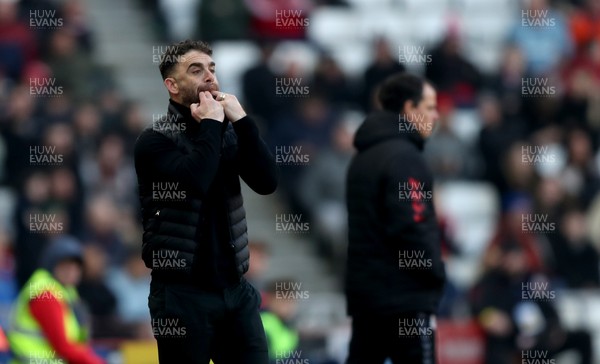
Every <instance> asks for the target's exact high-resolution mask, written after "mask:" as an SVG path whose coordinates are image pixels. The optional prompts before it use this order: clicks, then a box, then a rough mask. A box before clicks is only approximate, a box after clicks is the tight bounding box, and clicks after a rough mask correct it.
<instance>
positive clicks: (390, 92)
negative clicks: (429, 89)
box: [377, 72, 427, 113]
mask: <svg viewBox="0 0 600 364" xmlns="http://www.w3.org/2000/svg"><path fill="white" fill-rule="evenodd" d="M426 83H427V81H425V80H424V79H422V78H421V77H418V76H415V75H412V74H410V73H405V72H402V73H397V74H395V75H392V76H390V77H388V78H386V79H385V80H384V81H383V82H382V83H381V85H380V86H379V92H378V94H377V98H378V100H379V103H380V104H381V106H382V108H383V109H384V110H386V111H392V112H395V113H401V112H402V109H403V108H404V103H405V102H406V101H409V100H410V101H412V102H413V103H414V104H415V105H417V104H418V103H419V102H421V99H422V98H423V87H424V85H425V84H426Z"/></svg>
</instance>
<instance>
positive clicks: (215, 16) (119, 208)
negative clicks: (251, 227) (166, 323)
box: [0, 0, 600, 363]
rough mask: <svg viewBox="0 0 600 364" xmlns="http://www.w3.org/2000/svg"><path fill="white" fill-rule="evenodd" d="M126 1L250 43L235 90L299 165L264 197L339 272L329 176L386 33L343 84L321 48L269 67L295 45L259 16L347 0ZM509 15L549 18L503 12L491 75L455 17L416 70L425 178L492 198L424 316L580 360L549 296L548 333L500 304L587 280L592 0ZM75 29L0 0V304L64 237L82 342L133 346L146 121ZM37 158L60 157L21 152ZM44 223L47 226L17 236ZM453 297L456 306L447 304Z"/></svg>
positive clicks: (71, 6) (77, 14) (596, 7)
mask: <svg viewBox="0 0 600 364" xmlns="http://www.w3.org/2000/svg"><path fill="white" fill-rule="evenodd" d="M143 3H144V4H149V6H148V8H149V9H150V10H151V11H152V14H153V15H154V17H155V18H156V20H157V21H156V24H158V26H157V29H156V31H157V34H158V35H159V36H160V38H161V39H162V40H174V39H180V38H187V37H189V36H190V34H192V35H193V36H195V37H197V38H201V39H205V40H209V41H220V40H236V39H246V40H248V39H251V40H256V44H257V46H258V47H259V49H260V53H261V56H260V59H259V61H258V62H257V63H256V64H255V65H253V66H251V67H250V68H249V69H248V70H246V71H245V72H244V74H243V77H242V79H241V80H240V81H241V89H242V90H243V95H240V96H242V99H243V100H244V105H245V106H246V107H247V109H248V111H249V112H250V113H251V114H252V115H255V117H256V118H257V120H258V121H259V123H260V125H261V128H262V130H263V132H264V136H265V138H266V140H267V142H268V144H269V145H270V146H271V147H272V148H273V152H274V153H277V149H276V147H282V146H285V147H292V146H295V147H302V149H301V150H302V152H301V153H302V154H306V155H308V156H309V162H308V163H296V164H294V163H291V164H290V165H282V166H281V167H282V168H281V172H282V181H281V184H280V188H281V192H283V193H282V194H281V195H282V196H284V199H285V203H286V204H287V206H289V208H290V209H291V210H293V211H294V212H297V213H302V214H303V216H307V217H308V221H310V222H311V224H312V225H311V226H313V228H312V229H311V232H310V239H311V240H312V241H314V243H315V244H314V245H315V246H316V247H317V253H318V254H319V255H320V256H321V257H322V258H323V259H324V260H326V261H327V262H329V263H330V264H331V267H332V269H333V272H335V274H336V275H338V276H339V277H340V278H341V271H342V269H343V266H344V251H345V243H346V241H345V239H346V238H345V234H346V226H345V224H346V216H345V202H344V198H345V197H344V196H345V192H344V180H345V170H346V167H347V166H348V164H349V162H350V159H351V157H352V155H353V153H354V149H353V146H352V140H353V139H352V138H353V133H354V131H355V130H356V128H357V127H358V126H359V124H360V122H361V121H362V118H363V117H364V115H365V114H366V113H368V112H370V111H372V110H374V109H375V108H377V105H376V103H375V102H374V97H373V95H374V93H375V92H376V85H377V84H378V83H379V82H381V81H382V80H383V79H385V78H386V77H387V76H389V75H391V74H394V73H397V72H399V71H403V70H407V69H408V68H407V66H406V65H404V64H402V63H400V62H399V58H398V55H397V54H396V52H395V50H394V49H393V47H392V46H391V43H390V40H389V39H386V38H384V37H375V38H374V39H373V41H372V52H371V56H372V60H371V62H370V64H369V65H368V67H367V68H366V69H365V70H364V71H363V72H362V73H361V74H360V75H359V76H358V77H355V76H350V75H348V74H346V73H345V72H344V71H343V69H342V67H341V66H340V65H339V64H338V62H337V61H336V59H335V58H334V57H332V56H331V55H330V54H328V52H327V50H326V49H323V50H320V53H319V59H318V60H317V62H316V63H315V64H316V66H315V67H314V68H313V69H308V70H307V69H305V68H303V67H300V66H299V65H298V64H296V63H294V62H289V63H286V64H285V65H279V66H278V67H277V66H275V67H274V66H273V64H274V61H273V51H274V49H275V48H276V47H277V45H278V42H279V41H282V40H286V39H295V40H300V41H307V42H308V40H307V35H306V34H305V29H303V28H294V29H292V30H290V31H289V32H284V33H282V32H281V28H277V27H275V26H274V22H275V19H273V17H272V14H273V13H274V12H275V9H276V8H286V9H299V10H303V13H302V14H304V15H303V16H306V17H310V12H311V10H312V9H314V8H316V7H319V6H346V7H348V6H350V5H348V4H347V3H345V2H343V1H341V0H340V1H309V0H287V1H285V2H279V1H278V2H275V1H269V0H244V1H242V0H228V1H224V0H220V1H218V2H217V1H216V0H203V1H202V2H197V1H193V0H189V1H183V0H178V1H154V2H143ZM217 3H218V4H219V6H216V4H217ZM283 3H285V4H283ZM225 5H227V6H225ZM145 6H146V5H145ZM523 8H524V9H525V10H529V11H531V13H528V14H532V16H531V17H530V18H532V19H533V20H534V21H535V16H536V15H535V14H537V15H538V16H540V17H544V19H540V21H541V20H548V19H552V26H523V23H522V22H521V20H522V17H521V16H520V14H516V15H515V24H514V26H513V28H512V30H511V31H510V34H509V36H508V38H507V39H506V41H505V44H504V45H503V50H502V59H501V62H500V66H499V68H498V69H496V70H495V71H494V72H491V73H490V72H484V71H482V70H480V69H479V68H478V67H477V66H476V65H475V64H474V63H472V62H471V61H470V60H469V57H468V55H467V54H465V53H464V51H463V50H464V47H463V46H462V44H461V42H462V41H463V40H462V39H461V35H460V32H459V31H458V30H457V29H456V26H455V27H452V26H449V28H448V31H447V32H446V34H445V36H444V37H443V39H442V40H441V41H440V42H439V43H438V44H434V45H432V46H431V47H429V48H428V49H427V50H426V54H428V55H430V56H431V62H427V63H426V64H425V65H424V67H423V70H422V71H423V76H424V77H426V78H427V79H429V80H430V81H431V82H432V83H433V84H434V85H435V86H436V88H437V90H438V95H439V97H438V108H439V112H440V120H439V124H438V127H437V130H436V132H435V134H434V135H433V137H432V138H431V140H429V141H428V143H427V146H426V150H425V154H426V159H427V161H428V163H429V164H430V167H431V168H432V170H433V172H434V175H435V177H436V179H437V181H438V182H439V183H446V182H453V181H478V182H488V183H490V184H491V185H493V186H494V188H495V190H496V191H497V194H498V196H499V198H500V206H501V211H500V218H499V221H498V224H497V232H496V233H495V234H493V235H494V238H493V239H492V241H489V242H482V244H484V245H485V246H487V248H486V249H485V253H484V255H483V257H482V259H481V262H480V265H481V268H480V273H479V275H478V276H479V278H478V282H477V283H476V284H475V285H474V287H472V288H471V289H467V290H465V289H461V288H458V287H456V286H455V285H453V282H451V281H450V282H449V284H448V289H447V290H448V294H447V297H446V299H445V300H444V303H443V307H442V310H441V314H442V315H443V316H445V317H450V318H451V317H456V316H459V315H466V316H470V317H473V318H476V319H477V322H478V324H479V325H480V326H481V328H482V330H483V331H484V333H485V335H486V337H487V340H488V343H489V344H490V345H488V347H492V348H495V349H494V350H499V351H500V352H503V353H506V355H508V357H510V355H514V353H515V352H517V351H518V350H524V349H523V348H527V349H532V348H539V347H550V348H551V349H549V350H554V351H556V352H558V351H560V350H562V349H568V348H576V349H577V350H579V352H580V353H581V357H582V358H585V356H586V355H587V354H586V353H588V352H589V351H590V350H591V349H590V348H589V334H587V333H585V332H583V333H581V332H580V333H569V332H567V331H566V330H564V329H562V328H561V327H560V324H559V323H558V321H556V320H555V312H554V310H555V308H552V307H551V306H552V304H551V303H550V304H549V306H550V308H546V307H543V308H542V309H540V310H541V311H540V312H542V311H543V314H541V315H542V316H543V317H545V319H546V321H545V322H546V323H547V325H548V326H549V327H551V326H552V325H554V326H555V327H556V330H559V331H560V330H562V331H564V335H563V336H564V337H565V338H568V339H564V340H562V341H560V340H559V341H556V340H554V341H553V340H552V338H546V337H542V336H543V335H542V334H541V333H540V331H539V330H538V331H535V330H533V331H532V330H531V327H530V326H528V329H529V331H527V330H525V329H523V327H524V324H523V323H522V322H521V321H520V320H519V317H520V316H518V315H514V314H513V312H514V311H515V310H521V309H522V308H519V309H517V307H520V306H519V304H521V303H522V300H519V299H518V298H519V295H520V293H519V292H521V291H522V286H521V282H524V281H530V280H542V281H544V282H549V284H550V285H551V286H552V287H555V288H556V289H561V288H565V289H590V288H591V289H597V288H598V287H599V284H600V275H599V256H598V249H600V229H598V227H597V226H598V224H593V222H594V221H595V218H596V217H598V216H599V214H600V200H599V199H598V198H597V192H598V189H599V188H600V173H599V167H600V149H599V146H600V145H599V143H600V0H578V1H576V0H573V1H566V0H565V1H555V2H549V1H546V0H529V1H525V2H524V5H523ZM36 10H45V11H48V10H56V13H55V14H54V15H53V17H54V18H55V19H61V20H62V22H63V24H61V25H60V26H56V27H52V26H39V27H35V26H31V23H30V19H31V12H32V11H34V12H35V11H36ZM536 10H538V12H536ZM539 10H547V12H545V11H544V12H540V11H539ZM182 13H183V14H187V16H183V15H181V14H182ZM190 14H191V15H190ZM179 16H181V18H179ZM176 19H177V20H180V21H176ZM186 19H187V20H186ZM196 20H197V21H196ZM89 24H90V22H89V19H88V14H86V8H85V6H84V5H83V3H82V1H81V0H65V1H51V0H35V1H34V0H21V1H20V2H16V1H0V178H1V181H2V186H3V188H4V190H5V191H6V192H7V193H8V194H9V195H13V196H15V199H14V203H13V204H7V203H6V202H0V204H2V205H3V206H5V207H7V208H9V207H10V209H11V210H10V211H3V212H2V214H1V215H2V216H0V218H1V219H2V220H1V221H0V302H1V303H2V306H1V307H7V306H8V305H9V304H10V302H11V301H12V299H13V298H14V297H15V295H16V292H17V291H18V289H19V288H20V287H21V286H22V285H23V284H24V282H25V281H26V280H27V279H28V277H29V276H30V275H31V273H32V272H33V271H34V270H35V268H36V267H37V266H38V262H39V260H40V253H41V252H42V250H43V248H44V247H45V246H46V245H47V244H48V242H49V241H51V240H52V239H54V238H56V237H57V236H58V235H61V234H69V235H72V236H75V237H76V238H77V239H78V240H79V241H80V243H81V244H82V245H83V247H84V252H85V253H84V258H85V259H84V260H85V270H84V277H83V281H82V283H81V285H80V287H79V292H80V294H81V298H82V299H83V300H84V301H85V302H87V304H88V306H89V310H90V312H91V315H92V317H93V323H94V331H93V332H94V337H95V338H149V337H151V331H150V326H149V314H148V310H147V305H146V302H147V300H146V299H147V294H148V287H149V280H150V276H149V270H148V269H147V268H146V267H145V266H144V263H143V262H142V260H141V259H140V248H141V244H140V242H141V240H140V237H141V230H140V216H139V205H138V203H139V202H138V200H137V186H136V182H135V181H136V179H135V172H134V169H133V165H132V158H131V157H132V147H133V142H134V141H135V138H136V137H137V135H138V134H139V133H140V131H141V130H142V129H143V128H144V127H145V126H146V125H148V124H149V122H150V120H146V119H145V117H144V114H143V113H142V111H141V107H140V104H139V103H138V102H136V100H131V99H129V98H128V95H124V94H123V93H122V90H120V89H119V88H118V87H117V86H116V83H115V82H114V74H113V73H112V71H111V70H110V69H109V68H107V67H106V66H104V65H102V64H98V63H97V62H96V61H95V59H94V53H93V52H94V49H95V48H96V46H97V45H96V44H95V43H94V29H91V28H90V25H89ZM223 24H234V25H235V26H222V25H223ZM457 26H458V27H460V24H458V25H457ZM157 72H158V70H157ZM299 78H301V79H302V80H303V83H302V85H301V86H307V87H308V88H307V89H308V90H309V92H308V94H304V95H303V94H295V95H288V97H282V96H281V95H278V94H277V93H276V92H275V89H276V82H277V80H280V81H281V80H294V79H299ZM34 79H36V80H39V79H54V80H55V84H56V85H59V86H60V87H61V89H60V90H59V91H57V90H54V93H55V94H53V95H44V94H35V92H34V93H33V94H32V92H33V91H32V88H31V87H32V83H31V82H32V81H31V80H34ZM524 80H527V81H525V82H527V84H526V85H525V86H524V83H523V82H524ZM540 82H541V83H542V85H541V86H540V84H539V83H540ZM36 85H38V84H37V83H34V84H33V86H34V90H35V86H36ZM531 85H533V87H534V92H529V91H530V90H531V88H528V86H529V87H532V86H531ZM536 85H537V88H535V87H536ZM156 87H161V85H156ZM535 91H537V92H535ZM165 101H166V100H165ZM465 112H467V113H468V114H469V115H474V120H476V124H477V125H478V129H477V130H478V132H477V134H476V135H475V136H474V137H473V138H465V137H463V136H462V135H461V134H460V133H459V132H458V131H457V128H455V127H454V123H455V121H456V119H457V117H458V116H459V115H464V114H465ZM43 146H51V147H52V148H51V149H45V150H44V149H43V148H42V147H43ZM36 147H38V148H40V149H41V150H40V149H37V150H36ZM32 148H33V149H32ZM44 153H45V154H46V156H54V157H56V156H60V161H59V162H56V161H55V162H54V163H53V162H41V163H38V162H35V160H36V159H35V158H37V157H35V156H38V155H40V154H42V155H43V154H44ZM32 155H33V156H34V157H35V158H34V159H32ZM532 158H533V159H532ZM536 158H537V159H536ZM544 158H546V160H545V161H544ZM538 161H539V162H538ZM1 196H2V198H3V199H5V198H6V194H2V195H1ZM524 215H527V216H545V217H546V218H547V220H548V221H549V222H553V223H555V226H556V229H555V230H553V231H551V232H549V231H546V232H545V233H544V232H534V233H528V232H526V231H523V227H522V218H523V216H524ZM32 219H33V220H32ZM44 219H46V220H48V219H49V220H51V222H53V223H54V224H50V225H47V226H46V228H42V229H41V230H36V229H34V228H35V227H36V226H38V225H39V224H37V225H36V224H35V222H38V223H39V222H40V221H44ZM49 220H48V221H49ZM439 220H440V226H441V227H442V229H443V231H444V232H446V234H445V235H446V236H445V239H444V248H445V252H446V254H447V256H460V255H461V254H463V252H462V251H461V244H460V243H461V242H460V241H454V240H453V239H452V233H451V232H452V229H453V226H452V216H446V215H444V214H443V212H442V213H441V214H440V216H439ZM32 221H33V222H34V225H32ZM42 226H44V225H43V224H42ZM261 252H262V250H261ZM261 252H259V253H257V255H260V254H261ZM262 253H263V254H264V252H262ZM257 264H258V263H257ZM540 277H542V278H540ZM254 278H255V279H256V280H257V281H259V280H260V278H259V277H254ZM498 292H506V294H505V295H503V297H505V298H506V299H505V300H504V301H501V300H496V299H495V298H496V297H498V295H499V293H498ZM515 293H516V296H515ZM510 297H517V299H511V298H510ZM464 307H468V308H469V309H468V310H467V311H466V313H465V312H464V310H463V311H461V310H460V309H459V308H464ZM2 323H3V322H0V324H2ZM562 331H561V332H562ZM557 342H558V343H557ZM515 343H518V344H515ZM568 343H569V344H572V345H567V344H568ZM573 343H575V344H573ZM586 343H587V344H586ZM494 345H495V346H494ZM586 345H587V346H586ZM506 358H507V357H502V356H498V357H497V358H496V359H497V360H499V361H498V362H506V361H505V360H508V359H506ZM490 360H492V359H490ZM584 360H585V359H584ZM487 362H488V363H492V361H487Z"/></svg>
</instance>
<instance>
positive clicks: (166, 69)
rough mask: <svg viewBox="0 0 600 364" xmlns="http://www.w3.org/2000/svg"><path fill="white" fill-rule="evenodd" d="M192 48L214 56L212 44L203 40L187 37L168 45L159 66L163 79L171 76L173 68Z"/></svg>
mask: <svg viewBox="0 0 600 364" xmlns="http://www.w3.org/2000/svg"><path fill="white" fill-rule="evenodd" d="M191 50H196V51H199V52H202V53H204V54H207V55H209V56H212V52H213V51H212V48H211V47H210V45H209V44H208V43H206V42H203V41H201V40H189V39H186V40H183V41H181V42H179V43H175V44H173V45H170V46H168V47H167V50H166V51H165V52H164V53H163V54H162V55H161V57H160V64H159V66H158V69H159V70H160V75H161V76H162V79H163V80H164V79H165V78H167V77H169V75H170V73H171V70H172V69H173V67H175V65H176V64H177V63H179V61H180V58H181V57H182V56H183V55H184V54H186V53H187V52H189V51H191Z"/></svg>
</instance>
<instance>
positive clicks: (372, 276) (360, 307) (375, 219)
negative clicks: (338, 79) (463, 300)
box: [346, 73, 445, 364]
mask: <svg viewBox="0 0 600 364" xmlns="http://www.w3.org/2000/svg"><path fill="white" fill-rule="evenodd" d="M378 100H379V103H380V104H381V108H382V109H383V110H381V111H377V112H375V113H373V114H371V115H369V116H368V117H367V119H366V120H365V122H364V123H363V124H362V125H361V127H360V128H359V129H358V131H357V133H356V136H355V139H354V146H355V147H356V148H357V149H358V154H357V155H356V156H355V157H354V159H353V161H352V163H351V165H350V168H349V170H348V176H347V190H346V198H347V205H348V226H349V246H348V264H347V272H346V296H347V304H348V313H349V315H350V316H352V340H351V342H350V353H349V358H348V363H349V364H355V363H356V364H364V363H369V364H371V363H373V364H377V363H383V362H384V361H385V360H386V358H391V359H392V360H393V362H394V363H406V364H412V363H415V364H416V363H431V364H433V363H435V352H434V329H435V323H434V318H433V314H434V313H435V312H436V310H437V306H438V303H439V300H440V296H441V293H442V288H443V283H444V280H445V273H444V265H443V262H442V260H441V252H440V235H439V233H438V227H437V222H436V218H435V213H434V209H433V203H432V197H433V196H432V195H433V190H432V184H433V179H432V175H431V173H430V172H429V170H428V168H427V167H426V165H425V161H424V159H423V157H422V154H421V150H422V149H423V144H424V140H425V138H426V137H428V136H429V135H430V134H431V132H432V131H433V128H434V123H435V121H436V119H437V118H438V114H437V110H436V93H435V90H434V89H433V87H432V86H431V85H430V84H429V83H427V82H425V81H423V80H422V79H420V78H418V77H416V76H413V75H410V74H406V73H401V74H397V75H394V76H391V77H390V78H388V79H386V80H385V81H384V82H383V83H382V85H381V86H380V89H379V93H378Z"/></svg>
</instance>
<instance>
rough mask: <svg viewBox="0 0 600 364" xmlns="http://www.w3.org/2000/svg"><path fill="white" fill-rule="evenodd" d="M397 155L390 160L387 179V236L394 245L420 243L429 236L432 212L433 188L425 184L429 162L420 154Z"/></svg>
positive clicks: (385, 209) (385, 196)
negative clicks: (426, 165)
mask: <svg viewBox="0 0 600 364" xmlns="http://www.w3.org/2000/svg"><path fill="white" fill-rule="evenodd" d="M406 152H407V153H406V154H403V155H396V156H395V157H391V158H390V162H389V164H388V167H387V173H386V175H385V178H384V181H383V183H384V186H385V188H384V191H385V195H384V196H383V198H384V203H383V205H384V211H385V212H384V214H383V216H384V218H385V219H386V221H384V223H385V225H384V226H385V230H386V234H385V235H386V237H387V238H388V239H389V240H388V241H390V242H392V243H393V244H400V243H402V242H405V243H406V242H411V241H412V242H413V243H417V242H419V240H422V239H423V237H426V236H428V235H429V234H427V231H426V229H427V228H428V227H429V226H428V223H429V222H430V221H427V220H429V219H431V216H430V215H429V214H430V213H431V211H428V210H429V206H428V203H427V197H431V196H430V195H431V193H432V192H431V186H429V185H427V184H425V183H424V180H425V179H426V177H425V175H426V171H425V168H424V163H425V161H424V160H423V159H422V158H421V156H420V155H418V154H417V153H411V151H410V150H408V151H406Z"/></svg>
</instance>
